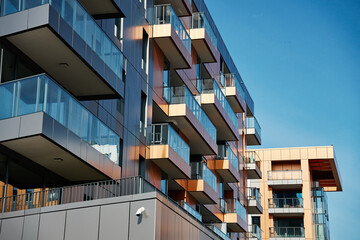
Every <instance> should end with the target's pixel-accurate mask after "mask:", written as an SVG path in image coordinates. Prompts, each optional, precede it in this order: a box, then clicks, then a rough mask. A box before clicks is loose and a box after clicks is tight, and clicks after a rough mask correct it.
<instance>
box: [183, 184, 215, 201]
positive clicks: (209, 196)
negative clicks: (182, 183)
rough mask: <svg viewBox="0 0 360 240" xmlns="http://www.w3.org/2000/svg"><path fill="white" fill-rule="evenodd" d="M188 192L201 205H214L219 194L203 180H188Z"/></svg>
mask: <svg viewBox="0 0 360 240" xmlns="http://www.w3.org/2000/svg"><path fill="white" fill-rule="evenodd" d="M188 192H189V193H190V194H191V195H192V196H193V197H194V198H195V199H196V200H197V201H198V202H199V203H202V204H215V203H217V202H218V201H219V194H217V193H216V192H215V191H214V189H212V188H211V187H210V186H209V184H207V183H206V182H205V181H204V180H189V181H188Z"/></svg>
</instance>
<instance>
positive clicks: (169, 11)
mask: <svg viewBox="0 0 360 240" xmlns="http://www.w3.org/2000/svg"><path fill="white" fill-rule="evenodd" d="M172 2H175V1H172ZM176 2H177V1H176ZM154 13H155V22H154V25H153V38H154V39H155V42H156V43H157V45H159V47H160V48H161V50H162V52H163V53H164V54H165V56H166V58H167V59H168V60H169V62H170V64H171V66H172V67H173V68H174V69H184V68H190V67H191V63H192V60H191V39H190V37H189V35H188V33H187V31H186V29H185V27H184V26H183V25H182V23H181V21H180V20H179V18H178V17H177V16H176V14H175V12H174V10H173V8H172V7H171V5H157V6H154Z"/></svg>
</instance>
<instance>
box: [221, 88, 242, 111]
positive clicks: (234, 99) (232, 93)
mask: <svg viewBox="0 0 360 240" xmlns="http://www.w3.org/2000/svg"><path fill="white" fill-rule="evenodd" d="M225 94H226V99H227V100H228V102H229V104H230V106H231V108H232V109H233V111H234V112H235V113H243V112H245V109H246V103H245V100H244V99H242V98H241V96H240V93H239V92H238V91H237V90H236V87H226V88H225Z"/></svg>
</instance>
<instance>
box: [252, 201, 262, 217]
mask: <svg viewBox="0 0 360 240" xmlns="http://www.w3.org/2000/svg"><path fill="white" fill-rule="evenodd" d="M248 213H249V214H262V213H263V207H262V206H261V204H260V203H259V202H258V201H256V200H255V199H249V202H248Z"/></svg>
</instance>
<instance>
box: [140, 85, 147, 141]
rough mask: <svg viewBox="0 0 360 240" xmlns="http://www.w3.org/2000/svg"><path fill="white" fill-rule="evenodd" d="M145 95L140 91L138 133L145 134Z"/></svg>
mask: <svg viewBox="0 0 360 240" xmlns="http://www.w3.org/2000/svg"><path fill="white" fill-rule="evenodd" d="M145 120H146V95H145V93H143V92H141V107H140V133H142V134H143V135H144V136H146V129H145V126H146V121H145Z"/></svg>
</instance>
